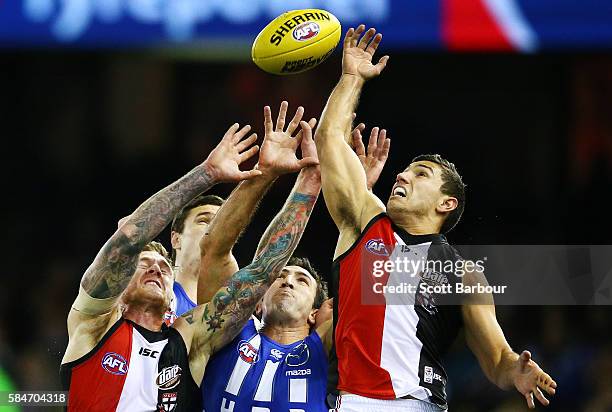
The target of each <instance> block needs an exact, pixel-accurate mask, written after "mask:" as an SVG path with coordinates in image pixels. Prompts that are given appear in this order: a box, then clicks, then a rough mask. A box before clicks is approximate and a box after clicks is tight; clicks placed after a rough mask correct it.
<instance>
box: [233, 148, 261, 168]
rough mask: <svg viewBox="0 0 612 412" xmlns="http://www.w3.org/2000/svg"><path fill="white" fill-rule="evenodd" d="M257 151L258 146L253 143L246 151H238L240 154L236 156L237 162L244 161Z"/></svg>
mask: <svg viewBox="0 0 612 412" xmlns="http://www.w3.org/2000/svg"><path fill="white" fill-rule="evenodd" d="M258 151H259V146H257V145H255V146H253V147H251V148H250V149H249V150H247V151H246V152H242V153H240V155H239V156H238V164H241V163H244V162H245V161H247V160H248V159H250V158H251V157H253V156H255V154H256V153H257V152H258Z"/></svg>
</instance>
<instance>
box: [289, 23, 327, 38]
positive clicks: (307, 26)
mask: <svg viewBox="0 0 612 412" xmlns="http://www.w3.org/2000/svg"><path fill="white" fill-rule="evenodd" d="M320 31H321V28H320V27H319V25H318V24H317V23H315V22H313V21H309V22H306V23H302V24H300V25H299V26H297V27H296V28H295V29H293V38H294V39H296V40H297V41H306V40H310V39H312V38H313V37H315V36H316V35H317V34H319V32H320Z"/></svg>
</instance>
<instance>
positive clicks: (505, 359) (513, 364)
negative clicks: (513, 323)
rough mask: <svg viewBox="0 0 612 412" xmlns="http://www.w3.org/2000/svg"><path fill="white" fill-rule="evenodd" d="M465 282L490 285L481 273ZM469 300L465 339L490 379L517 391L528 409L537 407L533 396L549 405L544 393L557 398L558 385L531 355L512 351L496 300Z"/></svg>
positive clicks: (485, 297) (464, 310) (464, 311)
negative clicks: (496, 308)
mask: <svg viewBox="0 0 612 412" xmlns="http://www.w3.org/2000/svg"><path fill="white" fill-rule="evenodd" d="M464 282H467V283H469V284H470V285H471V286H473V285H476V284H481V285H488V283H487V281H486V279H485V277H484V275H483V274H481V273H470V274H466V275H465V277H464ZM469 299H471V300H472V302H470V301H468V302H466V304H464V305H463V306H462V314H463V321H464V324H465V339H466V342H467V344H468V346H469V347H470V349H471V350H472V352H473V353H474V355H475V356H476V358H477V359H478V362H479V364H480V367H481V368H482V370H483V372H484V373H485V375H486V376H487V378H488V379H489V380H490V381H491V382H493V383H494V384H495V385H497V386H498V387H499V388H501V389H505V390H509V389H511V388H513V387H514V388H516V390H517V391H519V392H520V393H521V394H522V395H523V396H524V397H525V399H526V400H527V405H528V406H529V408H534V407H535V404H534V400H533V397H534V395H535V397H536V398H537V399H538V401H540V403H541V404H542V405H545V406H546V405H548V404H549V401H548V399H546V398H545V397H544V394H543V393H542V390H544V391H545V392H546V393H548V394H549V395H554V394H555V391H556V388H557V384H556V382H555V381H554V380H553V379H552V378H551V377H550V376H549V375H548V374H547V373H545V372H544V371H543V370H542V369H541V368H540V366H539V365H538V364H537V363H535V362H534V361H533V360H531V354H530V353H529V352H528V351H523V352H522V353H521V354H520V355H519V354H518V353H515V352H514V351H513V350H512V348H511V347H510V345H509V344H508V342H507V341H506V338H505V336H504V333H503V331H502V329H501V327H500V325H499V323H498V322H497V318H496V316H495V305H494V304H493V297H492V296H491V295H490V294H488V295H482V294H480V295H474V296H473V297H470V298H469Z"/></svg>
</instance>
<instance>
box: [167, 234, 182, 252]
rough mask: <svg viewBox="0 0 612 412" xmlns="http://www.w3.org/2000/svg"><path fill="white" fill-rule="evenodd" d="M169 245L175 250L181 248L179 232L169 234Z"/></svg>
mask: <svg viewBox="0 0 612 412" xmlns="http://www.w3.org/2000/svg"><path fill="white" fill-rule="evenodd" d="M170 244H171V245H172V249H175V250H176V249H180V248H181V234H180V233H179V232H175V231H174V230H173V231H172V233H171V234H170Z"/></svg>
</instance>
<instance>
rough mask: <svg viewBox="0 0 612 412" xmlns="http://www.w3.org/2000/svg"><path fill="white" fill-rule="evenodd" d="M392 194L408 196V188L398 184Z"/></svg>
mask: <svg viewBox="0 0 612 412" xmlns="http://www.w3.org/2000/svg"><path fill="white" fill-rule="evenodd" d="M392 196H401V197H406V189H404V188H403V187H401V186H398V187H396V188H395V189H393V193H392Z"/></svg>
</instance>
